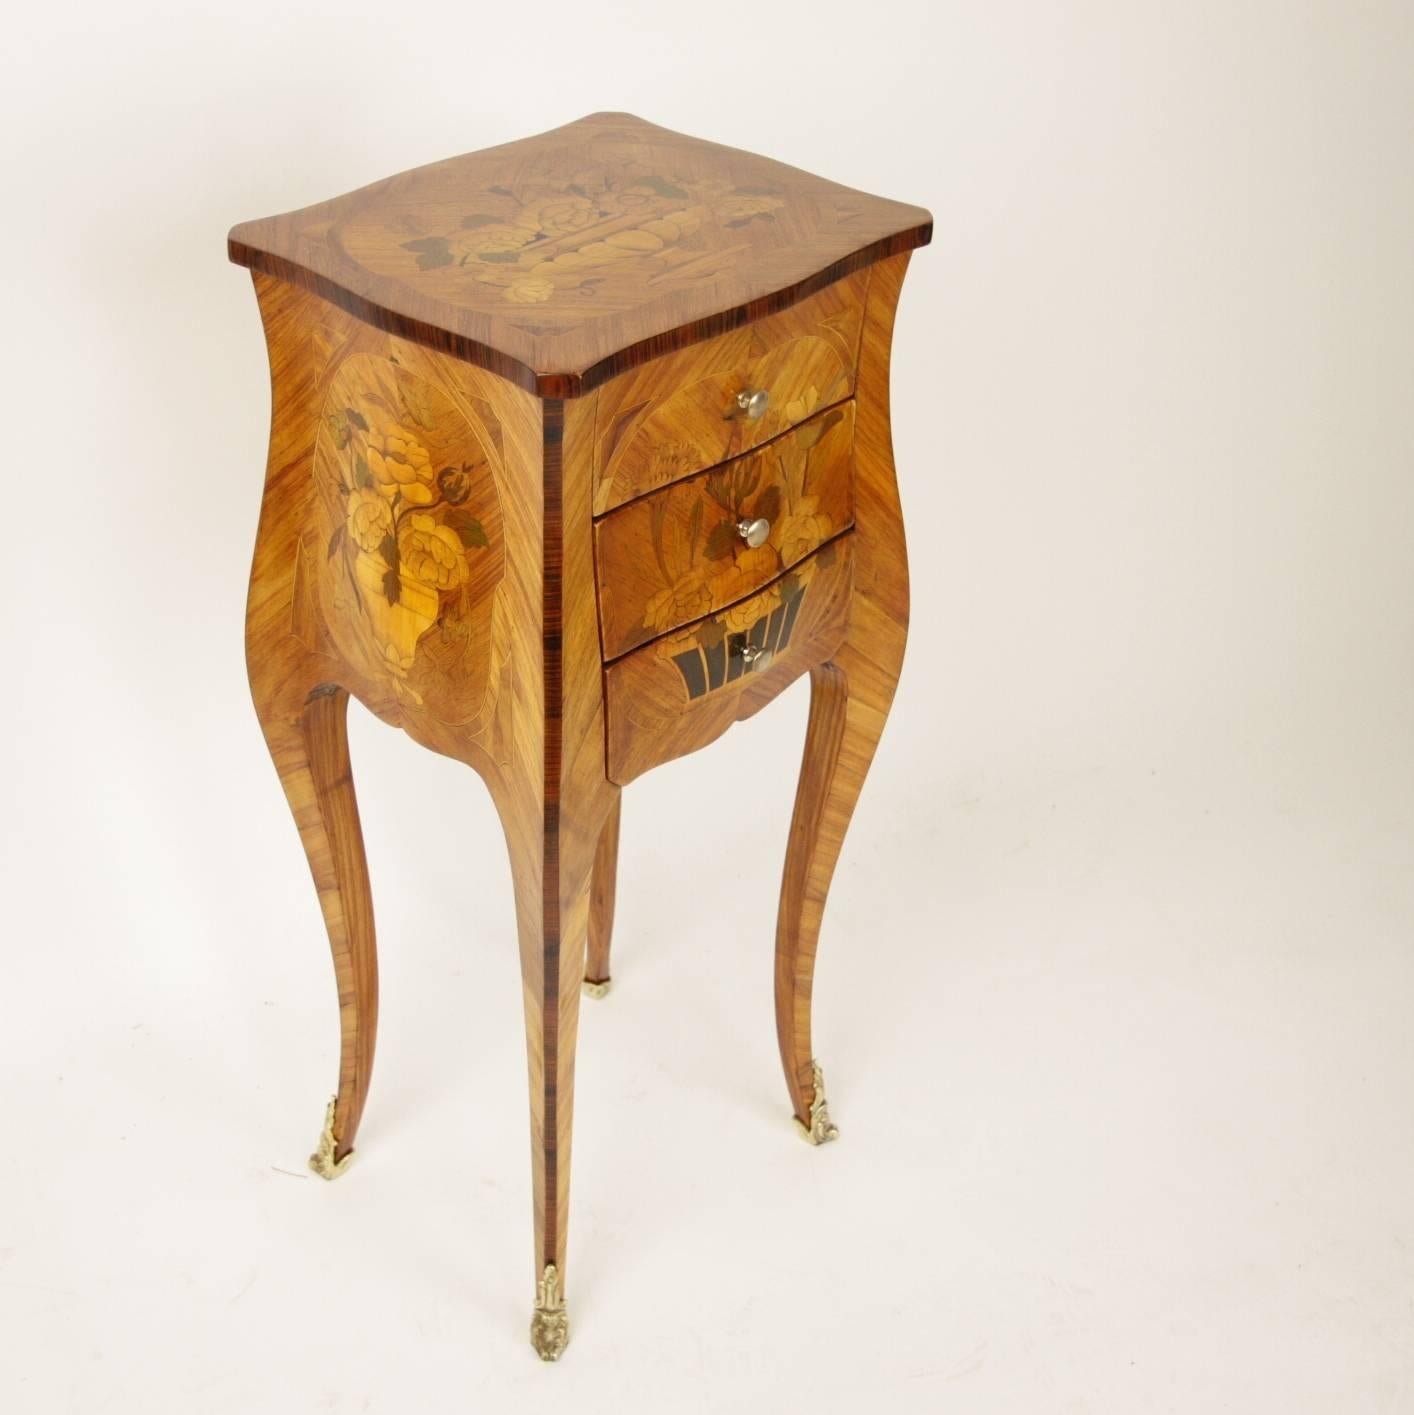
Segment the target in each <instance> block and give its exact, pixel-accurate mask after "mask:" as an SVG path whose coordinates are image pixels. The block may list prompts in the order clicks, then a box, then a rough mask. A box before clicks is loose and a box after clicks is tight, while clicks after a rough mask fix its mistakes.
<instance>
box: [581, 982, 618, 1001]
mask: <svg viewBox="0 0 1414 1415" xmlns="http://www.w3.org/2000/svg"><path fill="white" fill-rule="evenodd" d="M612 982H613V979H612V978H597V979H596V978H586V979H585V980H584V995H585V997H608V995H609V987H610V985H611V984H612Z"/></svg>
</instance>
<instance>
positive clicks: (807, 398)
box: [786, 383, 820, 423]
mask: <svg viewBox="0 0 1414 1415" xmlns="http://www.w3.org/2000/svg"><path fill="white" fill-rule="evenodd" d="M819 401H820V390H819V389H818V388H816V387H815V385H814V384H813V383H812V384H811V385H810V387H809V388H807V389H806V390H805V391H804V392H803V393H802V394H801V395H800V397H799V398H792V399H791V400H790V401H789V402H788V403H787V404H786V420H787V421H788V422H793V423H798V422H801V421H803V420H804V419H805V418H808V417H809V416H810V414H811V413H813V412H814V411H815V405H816V404H817V403H818V402H819Z"/></svg>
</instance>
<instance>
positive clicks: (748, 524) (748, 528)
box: [736, 516, 771, 550]
mask: <svg viewBox="0 0 1414 1415" xmlns="http://www.w3.org/2000/svg"><path fill="white" fill-rule="evenodd" d="M736 533H737V535H739V536H740V537H741V538H742V540H744V541H745V542H746V543H747V545H749V546H750V547H751V548H752V550H756V549H757V548H758V547H760V546H763V545H765V544H766V537H767V536H768V535H770V534H771V523H770V522H769V521H768V520H767V519H766V518H765V517H764V516H758V517H757V518H756V519H755V520H754V521H748V520H746V519H745V518H743V519H742V520H740V521H738V522H737V523H736Z"/></svg>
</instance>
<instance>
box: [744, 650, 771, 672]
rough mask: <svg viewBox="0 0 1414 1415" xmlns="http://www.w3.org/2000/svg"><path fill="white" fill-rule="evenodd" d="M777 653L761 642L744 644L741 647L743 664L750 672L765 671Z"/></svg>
mask: <svg viewBox="0 0 1414 1415" xmlns="http://www.w3.org/2000/svg"><path fill="white" fill-rule="evenodd" d="M773 658H775V654H773V653H772V652H771V650H770V649H766V648H762V647H761V645H760V644H743V645H742V648H741V662H742V666H743V667H744V668H745V669H746V671H747V672H748V673H764V672H765V671H766V670H767V669H768V668H769V667H770V666H771V660H772V659H773Z"/></svg>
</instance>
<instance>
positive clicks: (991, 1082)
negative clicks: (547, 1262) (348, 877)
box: [0, 0, 1414, 1415]
mask: <svg viewBox="0 0 1414 1415" xmlns="http://www.w3.org/2000/svg"><path fill="white" fill-rule="evenodd" d="M6 23H7V31H8V33H7V48H8V50H9V57H8V62H7V64H6V82H5V85H4V88H3V91H0V118H3V124H0V129H2V130H3V134H4V136H3V138H0V142H3V145H4V152H5V172H6V183H5V184H6V189H7V192H8V198H9V199H8V201H7V203H6V216H5V219H4V222H3V235H0V240H2V241H3V242H4V249H3V253H2V254H3V259H2V260H0V272H3V273H2V274H0V278H3V280H4V309H5V312H6V316H7V337H6V339H5V341H4V351H3V355H0V358H3V377H4V387H5V388H6V389H7V391H8V394H9V398H8V406H9V411H8V413H7V414H6V416H5V433H4V439H3V443H4V447H5V449H6V455H5V459H4V464H5V467H6V470H7V476H6V483H7V487H6V489H7V496H6V502H7V504H8V505H9V507H10V513H9V517H8V522H7V528H6V533H5V535H4V538H3V541H4V552H3V554H2V555H0V616H3V652H4V664H5V667H4V670H3V673H2V674H0V682H3V686H4V691H3V693H2V694H0V742H3V746H2V747H0V753H3V756H2V757H0V801H3V805H4V810H3V814H0V910H2V911H3V912H2V913H0V919H2V920H3V925H2V926H0V927H2V928H3V956H0V962H2V963H3V972H0V1144H3V1150H2V1151H0V1408H3V1409H5V1410H6V1411H13V1412H17V1415H19V1412H25V1413H26V1415H27V1413H28V1412H45V1415H48V1412H59V1411H64V1412H68V1411H75V1412H79V1411H81V1412H84V1415H97V1412H99V1411H105V1412H106V1411H114V1412H130V1411H131V1412H143V1415H158V1412H167V1411H188V1410H192V1409H199V1410H202V1411H205V1412H209V1415H220V1413H221V1412H249V1411H255V1410H259V1411H276V1412H284V1411H290V1412H304V1411H314V1410H318V1411H341V1412H343V1411H347V1412H354V1411H387V1412H394V1415H402V1412H406V1411H410V1410H420V1409H431V1410H459V1409H475V1410H488V1411H499V1410H505V1409H510V1408H511V1403H512V1401H515V1402H516V1408H519V1409H527V1410H542V1409H543V1410H548V1409H550V1408H551V1402H554V1403H555V1405H554V1408H556V1409H564V1408H568V1405H567V1402H571V1401H572V1402H575V1408H576V1409H579V1410H583V1411H586V1412H593V1411H601V1410H604V1411H608V1410H613V1411H616V1412H623V1411H638V1410H644V1411H648V1410H655V1411H656V1410H661V1409H665V1408H666V1409H671V1410H675V1411H676V1410H681V1411H698V1410H701V1411H713V1412H717V1411H722V1410H727V1409H748V1410H764V1409H767V1408H777V1409H793V1410H794V1409H798V1410H805V1409H811V1410H819V1411H835V1410H839V1411H854V1410H858V1409H859V1408H860V1407H861V1404H864V1403H867V1405H868V1408H877V1409H881V1410H884V1409H887V1410H891V1411H937V1410H944V1409H949V1410H951V1409H956V1410H963V1411H967V1412H969V1415H979V1413H980V1412H993V1411H1009V1412H1010V1411H1015V1412H1028V1415H1034V1412H1038V1411H1067V1412H1071V1411H1073V1412H1080V1411H1104V1412H1119V1413H1120V1415H1134V1412H1141V1411H1170V1410H1177V1411H1210V1410H1234V1411H1242V1412H1252V1411H1262V1412H1265V1411H1272V1412H1281V1415H1297V1413H1298V1412H1308V1411H1309V1412H1323V1415H1324V1412H1329V1411H1332V1410H1340V1411H1341V1412H1343V1415H1350V1413H1351V1412H1367V1411H1370V1412H1401V1413H1402V1412H1407V1411H1409V1410H1410V1409H1411V1408H1414V1322H1411V1315H1414V1126H1411V1116H1414V1040H1411V1038H1412V1037H1414V1032H1411V1028H1410V1026H1409V1023H1408V1020H1407V1019H1408V1016H1409V1013H1410V1009H1411V1007H1414V950H1411V934H1414V811H1411V804H1410V803H1411V800H1414V594H1412V593H1411V585H1414V557H1412V556H1411V553H1410V542H1411V524H1412V523H1414V476H1411V473H1414V400H1411V390H1412V389H1414V160H1411V143H1412V142H1414V83H1411V71H1414V10H1411V7H1410V6H1409V5H1407V4H1403V3H1397V0H1389V3H1383V4H1382V3H1377V0H1367V3H1360V4H1351V3H1345V0H1312V3H1303V4H1299V5H1298V4H1294V3H1257V2H1256V0H1250V2H1249V3H1237V4H1234V3H1232V0H1223V2H1222V3H1215V2H1214V0H1196V3H1188V4H1183V5H1178V4H1163V3H1157V0H1139V3H1135V0H1125V2H1124V3H1120V0H1111V2H1110V3H1106V2H1105V0H1091V2H1090V3H1083V2H1082V0H1072V3H1064V4H1039V3H1029V4H1027V3H1018V0H1002V3H988V4H980V3H979V4H972V5H959V4H950V3H938V2H937V0H934V2H933V3H926V0H919V3H916V4H905V3H899V2H898V0H896V2H895V3H892V4H888V3H875V4H871V5H868V6H852V5H850V6H846V5H842V4H837V3H825V0H813V3H811V4H810V5H791V6H765V5H756V6H751V7H747V8H745V9H736V10H733V9H731V8H730V7H728V8H722V7H720V6H718V7H712V8H708V9H703V8H701V7H692V6H688V5H685V4H679V5H677V6H671V5H666V4H662V3H659V4H656V5H646V4H626V3H622V0H620V3H614V0H601V3H599V4H587V3H580V4H575V5H569V4H564V3H542V4H539V5H536V6H510V5H507V6H496V7H492V6H486V5H475V4H471V5H468V4H461V5H450V4H445V3H441V0H424V3H422V4H419V5H400V6H393V5H386V4H385V5H374V4H368V3H366V0H342V3H340V4H338V5H333V4H328V5H315V4H304V5H301V4H291V3H288V2H287V3H281V4H273V3H270V0H249V3H245V4H243V5H240V6H237V7H227V6H222V7H219V8H218V7H215V6H208V5H199V4H193V3H191V0H185V3H171V4H165V5H163V4H155V3H121V0H120V3H116V4H103V5H99V4H96V3H76V4H71V5H68V6H59V5H42V6H29V7H25V8H24V9H22V10H20V11H18V12H16V14H15V15H12V17H11V19H10V20H9V21H7V22H6ZM597 109H626V110H629V111H633V112H637V113H640V114H642V115H643V116H644V117H647V118H650V119H652V120H653V121H656V122H659V123H663V124H665V125H667V126H669V127H674V128H679V129H681V130H684V131H687V132H692V133H697V134H700V135H702V136H706V137H710V138H713V139H716V140H719V141H723V142H726V143H731V144H734V145H737V146H742V147H747V148H752V149H755V150H758V151H761V152H764V153H767V154H769V155H771V156H774V157H778V158H782V159H784V160H786V161H789V162H792V163H795V164H797V165H800V166H803V167H807V168H811V169H814V170H816V171H820V172H823V173H825V174H826V175H829V176H831V177H834V178H836V179H839V180H841V181H844V182H847V183H850V184H853V185H858V186H862V187H864V188H866V189H868V190H872V191H876V192H880V193H883V194H885V195H888V196H893V197H897V198H900V199H903V200H908V201H914V202H918V203H920V204H924V205H927V206H929V207H930V208H931V209H932V210H933V211H934V213H935V215H936V218H937V235H936V238H935V241H934V244H933V245H932V247H930V248H928V249H926V250H924V251H921V252H919V253H918V254H917V255H916V256H915V258H914V261H913V265H912V269H911V272H910V275H909V279H908V282H907V284H906V286H905V289H904V296H903V303H902V309H901V314H900V319H899V326H898V333H897V341H896V348H895V369H896V374H895V384H894V395H895V435H896V450H897V456H898V462H899V466H900V472H901V480H902V486H903V495H904V504H905V510H906V512H907V515H908V523H909V530H910V544H911V550H912V560H913V574H914V605H915V611H914V627H913V633H912V639H911V643H910V650H909V661H908V663H907V665H906V667H905V672H904V679H903V683H902V686H901V689H900V694H899V699H898V703H897V706H896V709H895V712H894V717H893V721H892V723H891V725H890V729H889V732H888V734H887V735H886V736H885V739H884V744H883V747H882V750H881V754H880V757H879V759H878V762H877V765H876V768H875V772H874V775H873V777H872V779H871V781H870V783H869V786H868V788H867V790H866V792H865V795H864V798H863V801H862V803H861V806H860V808H859V811H858V814H857V816H856V819H855V830H854V833H853V835H852V836H851V839H850V842H849V845H848V846H847V849H846V852H845V856H844V859H843V861H842V864H841V868H840V873H839V876H838V880H837V884H836V887H835V892H834V898H833V900H832V907H831V911H830V914H829V916H828V919H827V923H826V933H825V937H824V941H823V946H822V952H821V962H820V970H819V975H818V987H817V1010H816V1019H817V1020H816V1026H817V1037H818V1041H817V1045H818V1047H819V1050H820V1054H821V1058H822V1060H823V1061H824V1063H825V1067H826V1071H827V1074H828V1076H829V1081H830V1091H831V1101H832V1110H833V1111H834V1113H835V1116H836V1119H837V1120H838V1122H839V1123H840V1126H841V1129H842V1132H843V1138H842V1141H841V1143H839V1144H837V1145H834V1146H830V1147H828V1148H826V1149H823V1150H820V1151H812V1150H809V1149H808V1148H807V1147H805V1146H803V1145H801V1144H799V1142H798V1141H797V1140H796V1139H795V1138H794V1137H793V1135H792V1133H791V1130H790V1127H789V1124H788V1121H787V1105H786V1101H785V1092H784V1087H783V1083H782V1081H781V1078H780V1076H779V1072H778V1062H777V1059H776V1055H775V1041H774V1035H773V1030H772V1013H771V996H770V989H771V962H770V949H771V942H772V930H773V916H774V902H775V893H776V889H777V887H778V880H779V870H780V861H781V857H782V853H783V850H784V843H785V832H786V824H787V819H788V813H789V802H790V788H791V784H792V781H793V778H794V774H795V771H796V767H797V764H798V760H799V752H800V744H801V738H802V734H803V730H804V720H805V695H806V691H807V690H806V689H805V688H804V687H803V686H797V687H796V688H794V689H792V691H791V692H790V693H789V694H788V695H787V696H786V697H785V698H784V699H783V700H782V701H781V702H780V703H779V704H778V705H777V706H776V707H774V708H773V709H772V710H770V711H768V712H767V713H765V714H763V715H762V716H761V717H759V718H757V719H755V720H754V721H753V722H751V723H749V724H745V725H743V726H741V727H739V728H737V729H735V730H734V731H733V732H732V733H731V734H730V735H729V736H728V737H727V738H726V739H725V740H724V741H723V742H722V743H721V744H720V745H719V746H718V747H717V748H716V749H715V750H713V751H709V752H707V753H704V754H701V755H699V756H697V757H694V758H691V759H688V760H685V761H683V762H680V763H677V764H675V765H673V766H670V767H667V768H665V769H663V770H662V771H660V772H656V773H654V774H652V775H651V776H649V777H648V778H646V779H644V780H643V781H642V782H641V783H639V784H637V785H635V786H634V787H633V788H632V790H631V791H630V792H629V793H628V794H627V796H626V797H625V824H624V844H623V861H622V870H621V891H620V898H621V905H620V915H619V924H618V935H617V941H616V949H617V955H616V964H615V968H614V974H615V979H616V990H615V993H614V994H613V996H612V997H611V998H610V999H609V1000H608V1001H607V1002H605V1003H603V1004H586V1009H585V1016H584V1019H583V1025H582V1031H581V1042H580V1076H579V1085H578V1088H577V1089H578V1107H577V1110H578V1114H577V1117H576V1119H577V1134H576V1147H575V1159H574V1167H575V1186H574V1201H573V1221H572V1238H571V1248H570V1258H569V1286H570V1293H571V1315H572V1321H573V1324H574V1338H573V1340H572V1342H571V1346H570V1349H569V1352H568V1353H567V1355H566V1358H565V1360H564V1361H563V1362H562V1363H561V1365H560V1366H559V1367H557V1368H553V1369H550V1368H543V1367H542V1366H541V1365H540V1364H539V1363H538V1362H537V1361H535V1359H534V1357H533V1356H532V1354H531V1352H530V1349H529V1346H528V1344H527V1342H526V1338H525V1325H526V1321H527V1318H528V1309H529V1303H530V1297H531V1281H532V1276H533V1274H532V1252H531V1229H530V1210H529V1154H528V1149H529V1147H528V1143H527V1142H528V1133H527V1126H526V1083H525V1075H524V1050H523V1041H522V1032H521V1026H522V1022H521V1008H520V993H519V982H518V977H517V968H516V959H515V946H514V930H513V923H512V918H511V901H510V875H509V869H508V866H507V863H506V858H505V853H504V847H503V844H502V840H501V837H500V835H499V831H498V829H497V825H496V821H495V817H494V814H493V812H492V809H491V807H490V803H489V800H488V798H487V797H486V795H485V793H484V791H483V790H482V788H481V787H480V784H479V782H478V781H477V780H476V778H475V777H474V776H472V775H471V774H470V773H468V772H465V771H464V770H461V769H459V768H457V767H456V766H454V765H453V764H451V763H449V762H446V761H443V760H439V759H437V758H434V757H432V756H430V755H428V754H426V753H424V752H422V751H421V750H420V749H418V748H416V747H414V746H413V745H412V744H411V743H409V742H408V741H406V740H405V739H403V738H401V737H400V736H398V735H397V734H395V733H392V732H390V731H388V730H387V729H385V728H383V727H381V726H380V725H378V724H376V723H374V722H373V721H371V720H370V719H368V718H367V717H366V715H364V714H362V713H361V712H359V713H357V714H356V718H357V720H356V722H355V725H354V729H353V730H354V751H355V760H356V768H357V773H358V778H359V783H360V792H361V797H362V803H363V808H364V817H365V828H366V832H367V838H368V849H369V855H370V861H371V866H372V870H373V877H374V890H375V897H376V901H377V906H378V917H379V927H380V943H381V951H382V965H383V983H384V1006H383V1018H382V1035H381V1037H380V1046H379V1065H378V1071H377V1074H376V1076H375V1079H374V1084H373V1090H372V1097H371V1101H370V1104H369V1109H368V1113H367V1118H366V1121H365V1124H364V1128H363V1132H362V1135H361V1137H360V1160H359V1163H358V1165H356V1166H355V1168H354V1170H353V1172H352V1173H351V1174H350V1175H349V1176H348V1177H347V1178H345V1179H343V1180H341V1181H340V1182H339V1183H338V1184H336V1185H332V1186H328V1185H324V1184H322V1183H320V1182H319V1181H318V1180H316V1179H314V1178H313V1177H311V1176H308V1175H306V1174H305V1173H304V1171H303V1160H304V1157H305V1155H306V1154H307V1153H308V1151H309V1149H310V1147H311V1144H312V1142H313V1140H314V1138H315V1135H316V1133H317V1130H318V1127H319V1122H320V1119H321V1115H322V1109H323V1105H324V1101H325V1099H326V1098H327V1095H328V1092H329V1090H330V1089H331V1086H332V1083H333V1081H334V1078H335V1069H336V1043H337V1021H336V1012H335V1000H334V992H333V985H332V975H331V970H330V966H329V960H328V950H327V946H326V944H325V942H324V939H323V936H322V933H321V930H320V923H319V916H318V911H317V907H316V902H315V898H314V893H313V890H312V888H311V887H310V884H309V880H308V876H307V873H306V870H305V865H304V861H303V857H302V855H301V854H300V851H299V847H298V844H297V840H296V836H295V833H294V829H293V827H292V825H291V824H290V822H289V819H288V816H287V814H286V811H285V806H284V801H283V798H282V796H281V795H280V792H279V789H278V786H277V782H276V778H275V775H274V772H273V770H272V769H271V767H270V764H269V761H268V759H267V757H266V756H265V752H264V746H263V743H262V741H261V739H260V736H259V733H258V730H257V727H256V722H255V717H254V714H253V712H252V710H251V707H250V704H249V699H248V695H247V690H246V686H245V678H244V665H243V661H242V648H241V642H242V640H241V618H242V610H243V600H244V593H245V581H246V574H247V569H248V563H249V553H250V547H251V542H252V537H253V534H254V528H255V517H256V511H257V505H258V500H259V495H260V486H261V479H262V474H263V464H264V454H265V436H266V428H267V417H268V409H269V401H268V400H269V393H268V373H267V369H266V364H265V356H264V349H263V343H262V339H261V334H260V329H259V323H258V320H257V316H256V307H255V302H254V299H253V297H252V294H251V291H250V284H249V279H248V277H247V276H246V274H245V273H244V272H243V271H240V270H237V269H236V268H234V267H231V266H229V265H227V264H226V262H225V251H224V240H225V232H226V229H227V228H228V226H229V225H231V224H232V223H233V222H235V221H237V220H241V219H244V218H248V217H254V216H261V215H265V214H268V213H272V212H276V211H283V210H286V209H289V208H291V207H296V206H301V205H305V204H307V203H310V202H312V201H315V200H319V199H322V198H324V197H327V196H331V195H334V194H336V193H339V192H342V191H345V190H347V189H349V188H352V187H355V186H357V185H360V184H362V183H364V182H367V181H370V180H373V179H375V178H377V177H380V176H382V175H385V174H387V173H390V172H394V171H397V170H400V169H402V168H405V167H409V166H412V165H415V164H417V163H420V162H424V161H428V160H432V159H435V158H439V157H442V156H447V155H450V154H452V153H455V152H459V151H464V150H468V149H471V148H475V147H480V146H485V145H489V144H492V143H497V142H502V141H505V140H508V139H511V138H514V137H517V136H521V135H523V134H526V133H530V132H537V131H540V130H543V129H544V128H547V127H550V126H553V125H555V124H558V123H560V122H564V121H567V120H569V119H571V118H574V117H577V116H579V115H581V114H583V113H586V112H590V111H593V110H597ZM746 762H749V763H750V764H751V767H752V772H751V775H752V776H753V777H755V778H757V779H759V781H760V785H759V786H758V787H756V788H755V789H754V790H748V789H746V788H745V787H743V785H742V784H741V783H742V773H740V772H738V771H736V770H734V768H735V767H737V766H739V765H740V764H742V763H746Z"/></svg>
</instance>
